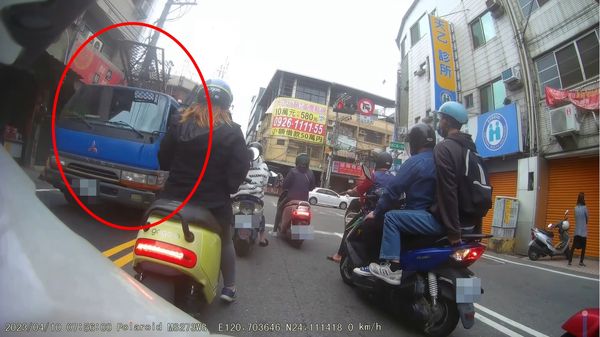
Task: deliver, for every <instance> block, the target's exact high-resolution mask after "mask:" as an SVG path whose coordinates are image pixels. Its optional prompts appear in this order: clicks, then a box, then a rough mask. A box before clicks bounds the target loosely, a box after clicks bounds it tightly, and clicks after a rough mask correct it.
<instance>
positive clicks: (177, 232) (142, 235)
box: [133, 199, 221, 311]
mask: <svg viewBox="0 0 600 337" xmlns="http://www.w3.org/2000/svg"><path fill="white" fill-rule="evenodd" d="M178 206H179V203H177V202H175V201H170V200H163V199H159V200H157V201H155V202H154V203H153V204H152V205H151V206H150V207H149V208H148V209H147V210H146V212H145V214H144V218H143V219H144V221H143V224H147V223H152V222H155V221H158V220H160V219H161V217H163V216H166V215H168V214H170V213H171V212H172V211H173V210H175V209H176V208H177V207H178ZM220 232H221V227H220V226H219V224H218V222H217V221H216V219H215V218H214V217H213V215H212V214H211V213H210V211H209V210H208V209H205V208H202V207H198V206H193V205H189V204H188V205H186V206H185V207H184V208H183V209H182V210H181V211H180V212H179V213H177V214H176V215H175V216H174V217H172V218H171V219H169V220H167V221H165V222H163V223H162V224H160V225H157V226H154V227H152V228H148V229H144V230H140V231H139V232H138V235H137V240H136V243H135V248H134V251H133V269H134V270H135V272H136V275H135V278H136V279H137V280H138V281H140V282H141V283H143V284H144V285H146V286H147V287H148V288H150V289H152V290H153V291H154V292H155V293H157V294H158V295H160V296H161V297H163V298H164V299H166V300H167V301H170V302H171V303H173V304H175V305H176V306H178V307H179V308H181V309H182V310H184V311H196V310H197V309H198V305H200V304H201V303H211V302H212V301H213V299H214V298H215V296H216V295H217V287H218V284H219V272H220V267H221V266H220V263H221V238H220V236H219V234H220Z"/></svg>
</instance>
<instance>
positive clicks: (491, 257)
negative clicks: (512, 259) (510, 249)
mask: <svg viewBox="0 0 600 337" xmlns="http://www.w3.org/2000/svg"><path fill="white" fill-rule="evenodd" d="M483 258H484V259H488V260H492V261H494V262H498V263H501V264H506V262H504V261H500V260H498V259H497V258H496V257H495V256H491V255H487V254H483Z"/></svg>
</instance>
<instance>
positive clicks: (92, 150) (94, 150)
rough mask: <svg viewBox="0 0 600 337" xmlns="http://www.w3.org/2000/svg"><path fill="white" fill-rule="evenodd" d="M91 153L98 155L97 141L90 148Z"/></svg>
mask: <svg viewBox="0 0 600 337" xmlns="http://www.w3.org/2000/svg"><path fill="white" fill-rule="evenodd" d="M88 151H89V152H93V153H98V148H97V147H96V141H95V140H92V145H90V147H88Z"/></svg>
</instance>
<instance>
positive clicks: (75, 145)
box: [42, 85, 179, 208]
mask: <svg viewBox="0 0 600 337" xmlns="http://www.w3.org/2000/svg"><path fill="white" fill-rule="evenodd" d="M178 116H179V105H178V103H177V102H176V101H175V99H173V98H172V97H170V96H168V95H165V94H163V93H159V92H156V91H152V90H147V89H140V88H132V87H123V86H103V85H84V86H82V87H81V88H80V89H79V90H78V91H77V92H76V93H75V95H73V97H72V98H71V99H70V100H69V102H68V103H67V104H66V105H65V107H64V109H63V110H62V111H61V113H60V117H57V121H56V130H55V132H56V146H57V149H58V153H59V159H60V162H61V166H62V168H63V171H64V173H65V176H66V178H67V180H68V181H69V183H70V185H71V188H72V189H73V191H74V192H75V193H76V194H77V195H78V196H79V198H80V199H81V200H82V201H83V202H86V203H97V202H99V201H107V200H108V201H113V202H116V203H119V204H123V205H128V206H133V207H136V208H145V207H147V206H148V205H150V203H152V201H154V199H155V198H156V194H157V192H158V191H160V190H161V189H162V187H163V186H164V183H165V181H166V180H167V177H168V172H167V171H162V170H160V167H159V164H158V150H159V147H160V142H161V140H162V138H163V137H164V135H165V133H166V131H167V129H168V127H169V126H170V124H171V123H173V122H174V121H176V120H177V118H178ZM42 177H43V178H44V179H45V180H46V181H48V182H50V183H51V184H52V185H54V186H55V187H56V188H58V189H60V190H61V191H62V192H63V194H64V195H65V198H66V199H67V200H68V201H73V198H72V197H71V195H70V193H69V191H68V190H67V188H66V186H65V184H64V182H63V180H62V178H61V176H60V173H59V171H58V168H57V165H56V158H55V157H54V155H51V156H50V157H49V158H48V160H47V162H46V167H45V169H44V172H43V174H42Z"/></svg>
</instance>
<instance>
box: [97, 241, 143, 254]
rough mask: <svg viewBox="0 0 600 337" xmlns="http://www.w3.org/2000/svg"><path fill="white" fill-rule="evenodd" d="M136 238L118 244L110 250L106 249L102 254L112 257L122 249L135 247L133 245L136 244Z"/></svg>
mask: <svg viewBox="0 0 600 337" xmlns="http://www.w3.org/2000/svg"><path fill="white" fill-rule="evenodd" d="M135 240H136V239H133V240H131V241H128V242H125V243H122V244H120V245H118V246H116V247H113V248H111V249H109V250H105V251H103V252H102V255H104V256H106V257H111V256H113V255H115V254H117V253H119V252H121V251H123V250H125V249H127V248H129V247H133V245H135Z"/></svg>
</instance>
